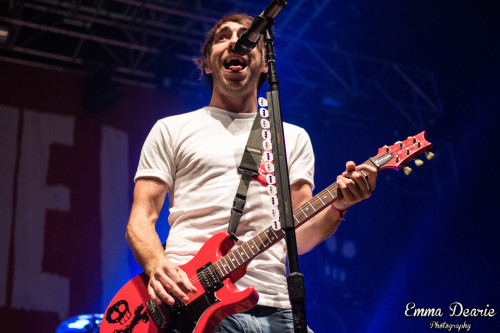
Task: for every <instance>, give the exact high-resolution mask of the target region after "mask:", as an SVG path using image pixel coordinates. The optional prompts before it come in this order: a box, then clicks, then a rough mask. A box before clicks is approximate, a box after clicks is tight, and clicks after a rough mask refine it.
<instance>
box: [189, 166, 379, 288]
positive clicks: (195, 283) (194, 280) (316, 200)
mask: <svg viewBox="0 0 500 333" xmlns="http://www.w3.org/2000/svg"><path fill="white" fill-rule="evenodd" d="M369 163H372V162H371V161H370V160H368V161H365V162H364V163H363V164H369ZM337 190H338V184H337V182H334V183H333V184H331V185H330V186H328V187H327V188H325V189H324V190H323V191H321V192H319V193H318V194H317V195H315V196H314V197H312V198H311V199H310V200H308V201H307V202H305V203H304V204H302V205H300V206H299V207H297V208H296V209H295V210H294V211H293V217H294V218H295V219H296V220H297V222H298V223H297V224H298V225H300V224H302V223H304V222H305V221H306V220H307V219H309V218H310V217H312V216H313V215H315V214H317V213H318V212H319V211H321V210H322V209H323V208H325V207H326V206H328V205H330V204H332V203H333V201H335V200H336V199H337V198H338V197H339V196H337V197H335V196H334V195H333V194H332V193H331V192H330V191H332V192H334V193H335V192H337ZM326 194H328V196H329V197H331V201H329V200H327V203H326V204H325V202H323V200H321V198H320V196H325V197H326ZM318 203H319V207H318V206H317V204H318ZM307 205H310V206H311V207H312V208H313V210H314V214H311V215H307V214H306V213H305V212H304V211H303V210H304V209H306V207H305V206H307ZM300 213H302V215H303V217H304V218H302V219H300V218H298V217H297V215H299V214H300ZM269 230H273V232H274V229H272V227H268V228H267V229H264V230H263V231H261V232H260V233H258V234H257V235H256V236H254V237H252V238H251V239H250V240H248V241H246V242H245V243H243V244H241V245H240V246H238V247H237V248H235V249H232V250H231V251H229V252H228V253H227V254H226V255H224V256H223V257H222V258H220V259H218V260H217V261H216V262H215V263H213V265H214V266H216V271H217V273H218V274H220V273H219V271H220V267H219V263H220V262H221V261H222V260H225V261H227V257H228V256H233V257H235V253H236V252H238V250H239V249H242V248H243V247H244V246H247V247H248V248H249V250H250V251H251V249H250V246H249V245H248V243H249V242H250V241H253V242H254V244H255V245H257V248H259V245H258V244H257V243H256V242H255V239H257V238H259V240H260V244H261V246H263V248H260V249H259V251H258V252H257V254H254V253H253V252H252V251H251V252H252V255H251V256H250V255H249V254H248V252H247V250H244V249H243V250H244V252H245V254H246V255H247V257H248V259H247V260H245V259H244V258H243V256H242V255H241V254H240V257H241V259H242V260H243V262H242V263H240V262H239V261H238V259H236V261H237V263H238V265H239V266H238V267H235V268H234V269H232V268H231V267H229V264H227V263H226V266H228V267H229V272H228V273H227V274H225V277H227V276H229V275H230V274H231V273H232V272H234V271H235V270H236V269H237V268H239V267H241V265H243V264H244V263H245V262H248V261H250V260H252V259H253V258H255V257H256V256H258V255H259V254H261V253H262V252H263V251H264V250H265V249H266V248H268V247H270V246H272V245H274V244H275V243H277V242H278V241H279V240H281V238H282V237H284V234H282V235H280V236H278V235H276V233H275V237H277V239H276V241H274V242H273V241H271V240H270V239H269V240H270V244H269V245H267V246H266V245H265V242H264V241H262V240H261V239H260V235H261V234H265V235H266V236H267V234H266V233H267V232H268V231H269ZM280 237H281V238H280ZM217 268H218V269H217ZM189 282H190V283H192V284H193V286H194V287H195V288H196V289H198V288H199V287H203V285H202V283H201V281H200V280H199V278H198V276H197V275H193V276H192V277H191V278H189Z"/></svg>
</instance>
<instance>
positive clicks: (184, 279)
mask: <svg viewBox="0 0 500 333" xmlns="http://www.w3.org/2000/svg"><path fill="white" fill-rule="evenodd" d="M179 270H180V274H179V275H180V276H181V278H182V283H183V286H184V288H185V289H186V290H185V292H186V293H191V294H195V293H197V292H198V290H196V287H195V286H194V285H193V284H192V283H191V281H189V277H188V276H187V274H186V272H184V271H183V270H182V269H179Z"/></svg>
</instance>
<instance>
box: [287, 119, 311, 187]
mask: <svg viewBox="0 0 500 333" xmlns="http://www.w3.org/2000/svg"><path fill="white" fill-rule="evenodd" d="M296 128H297V130H298V133H297V138H296V140H295V142H294V145H293V147H291V148H292V150H291V151H290V154H289V156H290V160H289V161H288V165H289V179H290V184H294V183H296V182H297V181H299V180H305V181H307V182H308V183H310V184H311V187H312V188H313V189H314V151H313V147H312V144H311V139H310V138H309V135H308V134H307V132H306V131H305V130H304V129H303V128H299V127H296ZM285 140H287V138H286V137H285ZM288 148H289V147H288V143H287V149H288Z"/></svg>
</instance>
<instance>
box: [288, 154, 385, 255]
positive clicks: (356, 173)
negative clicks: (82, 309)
mask: <svg viewBox="0 0 500 333" xmlns="http://www.w3.org/2000/svg"><path fill="white" fill-rule="evenodd" d="M376 183H377V170H376V168H375V167H373V166H369V165H365V164H362V165H358V166H356V164H354V162H352V161H350V162H347V163H346V170H345V171H344V172H343V173H342V175H339V176H338V177H337V185H338V186H339V188H340V190H341V191H342V196H341V197H339V198H338V199H337V200H335V202H334V203H333V205H334V207H335V208H336V209H337V210H338V211H346V210H347V209H348V208H350V207H351V206H353V205H354V204H356V203H358V202H360V201H362V200H364V199H367V198H369V197H370V196H371V193H372V191H373V190H374V189H375V186H376ZM290 194H291V199H292V206H293V209H296V208H297V207H299V206H300V205H302V204H303V203H305V202H306V201H308V200H309V199H311V198H312V189H311V185H310V184H309V183H308V182H306V181H298V182H296V183H294V184H292V185H291V186H290ZM339 224H340V216H339V215H338V214H337V213H335V212H334V211H333V209H331V208H330V207H329V208H326V209H324V210H323V211H321V212H320V213H318V215H317V216H315V217H314V219H313V220H312V221H309V222H307V223H305V224H304V225H303V226H301V227H300V228H298V229H297V233H296V235H297V249H298V251H299V254H304V253H307V252H309V251H311V250H312V249H313V248H314V247H316V245H318V244H319V243H321V242H322V241H324V240H325V239H327V238H328V237H330V236H331V235H333V234H334V233H335V231H336V230H337V228H338V226H339Z"/></svg>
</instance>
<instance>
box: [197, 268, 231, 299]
mask: <svg viewBox="0 0 500 333" xmlns="http://www.w3.org/2000/svg"><path fill="white" fill-rule="evenodd" d="M196 274H197V275H198V279H199V280H200V282H201V284H202V285H203V288H204V289H205V291H206V292H207V293H213V292H215V291H217V290H219V289H220V288H222V287H223V286H224V282H222V279H221V278H220V276H219V273H217V271H216V270H215V268H214V266H213V265H212V263H211V262H209V263H208V264H206V265H205V266H203V267H201V268H200V269H198V270H197V271H196Z"/></svg>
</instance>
